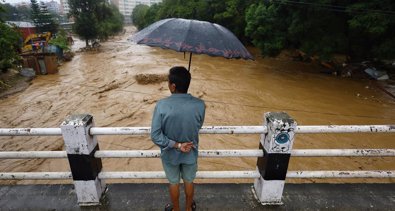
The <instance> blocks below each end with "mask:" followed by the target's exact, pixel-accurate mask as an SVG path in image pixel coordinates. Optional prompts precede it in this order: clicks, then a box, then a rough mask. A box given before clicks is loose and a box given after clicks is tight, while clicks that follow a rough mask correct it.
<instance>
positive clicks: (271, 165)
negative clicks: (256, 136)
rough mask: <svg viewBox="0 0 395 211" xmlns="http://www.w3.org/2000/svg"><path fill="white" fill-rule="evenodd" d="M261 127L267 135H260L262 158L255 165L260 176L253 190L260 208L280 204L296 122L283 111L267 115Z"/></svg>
mask: <svg viewBox="0 0 395 211" xmlns="http://www.w3.org/2000/svg"><path fill="white" fill-rule="evenodd" d="M264 125H265V126H267V133H266V134H262V135H261V140H260V143H259V148H260V149H262V150H263V153H264V156H263V157H260V158H258V162H257V168H258V170H259V173H260V175H261V176H260V177H259V178H257V179H255V182H254V191H255V194H256V197H257V199H258V200H259V201H260V203H262V204H263V205H278V204H282V202H281V197H282V193H283V190H284V184H285V177H286V174H287V169H288V162H289V158H290V157H291V150H292V145H293V140H294V134H295V132H294V131H295V128H296V122H295V121H294V120H293V119H292V118H291V117H290V116H289V115H288V114H286V113H284V112H279V113H275V112H268V113H265V116H264Z"/></svg>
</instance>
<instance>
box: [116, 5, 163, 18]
mask: <svg viewBox="0 0 395 211" xmlns="http://www.w3.org/2000/svg"><path fill="white" fill-rule="evenodd" d="M160 2H162V0H111V3H112V4H114V5H115V6H117V7H118V9H119V12H121V14H122V15H123V16H124V20H125V23H131V22H132V17H131V16H132V12H133V9H134V8H135V7H136V6H137V5H139V4H145V5H148V6H151V5H153V4H157V3H160Z"/></svg>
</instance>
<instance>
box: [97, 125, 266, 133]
mask: <svg viewBox="0 0 395 211" xmlns="http://www.w3.org/2000/svg"><path fill="white" fill-rule="evenodd" d="M150 132H151V128H150V127H93V128H91V129H90V133H91V135H144V134H149V133H150ZM199 132H200V134H260V133H266V132H267V129H266V126H203V127H202V129H200V131H199Z"/></svg>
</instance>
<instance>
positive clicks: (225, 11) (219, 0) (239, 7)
mask: <svg viewBox="0 0 395 211" xmlns="http://www.w3.org/2000/svg"><path fill="white" fill-rule="evenodd" d="M256 1H258V0H227V1H223V0H193V1H185V0H164V1H163V2H162V3H159V4H154V5H152V6H151V7H149V8H147V6H143V5H138V6H136V7H135V9H134V10H133V13H132V20H133V23H134V24H135V25H136V26H137V28H138V29H142V28H144V27H146V26H148V25H150V24H152V23H153V22H155V21H158V20H160V19H165V18H186V19H197V20H202V21H209V22H216V23H218V24H221V25H223V26H225V27H227V28H228V29H229V30H231V31H232V32H233V33H234V34H235V35H236V36H238V37H239V38H240V39H242V40H247V38H246V37H245V34H244V28H245V25H246V22H245V18H244V16H245V10H246V8H247V7H248V6H249V5H250V4H251V3H252V2H256Z"/></svg>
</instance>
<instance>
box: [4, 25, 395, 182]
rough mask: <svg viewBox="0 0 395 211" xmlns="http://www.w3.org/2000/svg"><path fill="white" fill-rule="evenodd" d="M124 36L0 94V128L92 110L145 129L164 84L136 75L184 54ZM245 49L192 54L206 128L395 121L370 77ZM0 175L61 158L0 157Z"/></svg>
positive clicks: (146, 166) (312, 143) (320, 166)
mask: <svg viewBox="0 0 395 211" xmlns="http://www.w3.org/2000/svg"><path fill="white" fill-rule="evenodd" d="M131 33H132V30H131V29H130V28H129V29H128V31H127V34H126V35H123V36H119V37H116V38H114V39H112V40H111V41H109V42H107V43H104V44H103V45H102V46H101V49H100V51H99V52H80V53H77V54H76V56H75V57H74V59H73V60H72V61H71V62H68V63H64V65H63V66H61V67H60V71H59V74H56V75H45V76H38V77H37V78H36V79H34V80H33V82H32V85H31V86H30V87H29V88H28V89H26V90H25V91H24V92H21V93H18V94H15V95H13V96H9V97H8V98H6V99H1V100H0V111H1V116H0V127H2V128H7V127H59V125H60V124H61V122H62V121H63V120H64V118H65V117H66V116H67V115H69V114H77V113H89V114H92V115H93V116H94V118H95V122H96V125H97V126H113V127H121V126H149V125H150V121H151V115H152V111H153V109H154V106H155V102H156V101H157V100H158V99H161V98H163V97H165V96H168V95H169V91H168V90H167V83H166V82H161V83H155V84H146V85H142V84H139V83H137V82H136V79H135V76H136V75H137V74H147V73H152V74H166V72H167V70H168V69H169V68H170V67H171V66H174V65H187V62H188V60H187V59H184V58H183V54H182V53H178V52H174V51H171V50H163V49H158V48H151V47H147V46H140V45H135V44H132V43H128V42H126V38H127V37H128V36H130V34H131ZM77 44H78V43H77ZM74 48H77V47H76V46H74ZM251 51H252V52H253V53H255V55H256V61H244V60H226V59H223V58H218V57H209V56H205V55H194V56H193V59H192V70H191V73H192V82H191V87H190V93H191V94H193V95H195V96H198V97H200V98H202V99H203V100H205V102H206V105H207V111H206V120H205V125H261V124H262V121H263V120H262V117H263V114H264V113H265V112H269V111H285V112H287V113H289V114H290V115H291V116H292V117H293V118H294V119H296V121H297V122H298V125H328V124H394V123H395V104H394V101H393V99H391V98H390V97H388V96H387V95H386V94H385V93H383V92H381V91H379V90H377V89H375V88H374V84H373V83H372V82H370V81H361V80H352V79H343V78H336V77H334V76H330V75H323V74H320V73H318V72H319V67H318V66H314V65H311V64H306V63H300V62H293V61H290V60H286V59H282V60H280V59H278V60H277V59H267V58H265V59H264V58H261V57H260V56H258V54H257V52H256V50H254V49H251ZM98 140H99V144H100V148H101V149H105V150H133V149H134V150H137V149H140V150H149V149H158V148H157V147H156V146H154V145H153V144H152V142H151V141H150V139H149V137H148V136H142V137H141V136H140V137H131V136H100V137H98ZM394 140H395V139H394V135H393V134H317V135H303V134H298V135H297V136H296V140H295V144H294V148H298V149H309V148H314V149H328V148H395V141H394ZM258 143H259V135H202V136H201V143H200V146H201V149H256V148H257V147H258ZM0 147H1V150H4V151H14V150H20V151H26V150H64V149H63V141H62V138H61V137H0ZM394 161H395V159H394V158H380V157H371V158H344V157H343V158H292V159H291V164H290V169H291V170H361V169H362V170H394V169H395V162H394ZM103 163H104V170H105V171H159V170H162V167H161V164H160V160H159V159H155V158H151V159H139V158H130V159H104V161H103ZM255 164H256V158H201V159H200V160H199V170H206V171H207V170H253V169H255ZM0 171H1V172H10V171H69V167H68V164H67V161H66V159H30V160H1V161H0ZM143 181H144V180H133V182H143ZM151 181H152V180H151ZM155 181H156V180H155ZM158 181H161V180H158ZM206 181H207V180H206ZM221 181H224V180H221ZM221 181H219V182H221ZM237 181H238V182H251V180H237ZM304 181H306V180H304ZM332 181H338V180H332ZM355 181H360V180H355ZM369 181H375V180H369ZM381 181H384V182H394V180H393V179H385V180H381ZM13 182H15V181H13ZM13 182H12V183H13ZM43 182H44V183H59V181H41V182H40V183H43ZM64 182H67V181H64ZM113 182H121V181H119V180H113ZM212 182H217V181H215V180H213V181H212ZM3 183H5V182H3ZM18 183H32V181H19V182H18Z"/></svg>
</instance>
